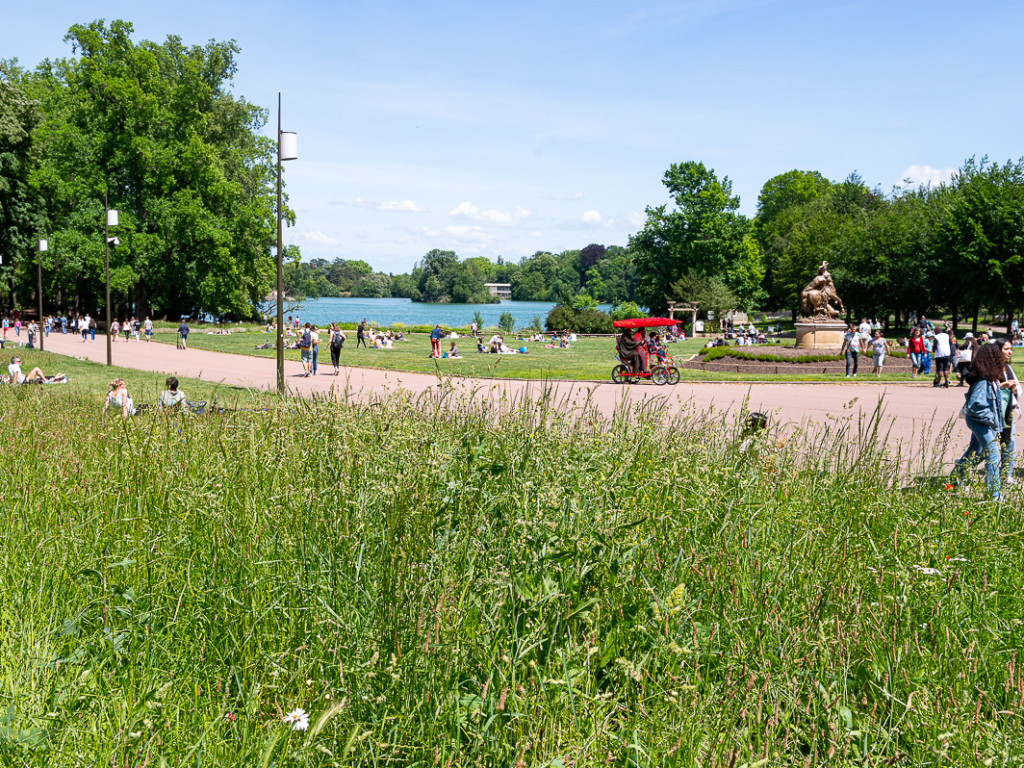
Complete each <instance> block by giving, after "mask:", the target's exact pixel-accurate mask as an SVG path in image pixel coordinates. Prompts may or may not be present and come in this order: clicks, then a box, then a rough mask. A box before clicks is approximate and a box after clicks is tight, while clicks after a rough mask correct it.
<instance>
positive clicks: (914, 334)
mask: <svg viewBox="0 0 1024 768" xmlns="http://www.w3.org/2000/svg"><path fill="white" fill-rule="evenodd" d="M923 356H924V339H922V338H921V329H920V328H914V330H912V331H911V332H910V340H909V341H908V342H907V357H909V358H910V367H911V368H912V369H913V373H912V374H911V375H910V378H912V379H916V378H917V373H918V371H920V370H921V359H922V357H923Z"/></svg>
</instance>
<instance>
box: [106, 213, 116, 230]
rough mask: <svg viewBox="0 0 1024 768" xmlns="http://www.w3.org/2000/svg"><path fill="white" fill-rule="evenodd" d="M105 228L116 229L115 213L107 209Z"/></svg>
mask: <svg viewBox="0 0 1024 768" xmlns="http://www.w3.org/2000/svg"><path fill="white" fill-rule="evenodd" d="M107 226H108V227H116V226H117V211H113V210H110V209H107Z"/></svg>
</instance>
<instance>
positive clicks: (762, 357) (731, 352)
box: [704, 347, 843, 363]
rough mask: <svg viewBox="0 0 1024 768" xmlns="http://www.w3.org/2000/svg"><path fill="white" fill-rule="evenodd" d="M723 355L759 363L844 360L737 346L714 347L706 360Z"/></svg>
mask: <svg viewBox="0 0 1024 768" xmlns="http://www.w3.org/2000/svg"><path fill="white" fill-rule="evenodd" d="M723 357H734V358H736V359H737V360H756V361H757V362H759V363H830V362H836V361H838V360H842V359H843V358H842V357H841V356H839V355H800V356H799V357H788V356H786V355H772V354H769V353H767V352H760V353H754V352H744V351H743V350H742V349H736V348H735V347H713V348H711V349H709V350H708V351H707V352H705V353H704V362H705V363H707V362H710V361H712V360H720V359H721V358H723Z"/></svg>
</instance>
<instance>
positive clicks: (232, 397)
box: [0, 339, 267, 407]
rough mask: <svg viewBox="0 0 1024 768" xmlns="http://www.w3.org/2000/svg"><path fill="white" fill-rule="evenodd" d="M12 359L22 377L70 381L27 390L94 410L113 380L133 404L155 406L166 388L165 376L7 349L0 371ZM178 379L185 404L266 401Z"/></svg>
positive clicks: (242, 391) (259, 395) (236, 390)
mask: <svg viewBox="0 0 1024 768" xmlns="http://www.w3.org/2000/svg"><path fill="white" fill-rule="evenodd" d="M102 341H103V340H102V339H97V340H96V343H97V344H100V343H102ZM14 355H18V356H19V357H21V358H22V365H21V369H22V371H24V372H25V373H28V372H29V371H31V370H32V368H34V367H36V366H38V367H39V368H40V369H41V370H42V371H43V373H44V374H46V375H47V376H52V375H53V374H55V373H58V372H60V373H64V374H67V376H68V377H69V378H70V380H71V381H70V382H69V383H68V384H47V385H43V386H31V387H29V388H28V389H30V390H32V391H33V392H38V391H41V390H43V389H45V390H47V391H49V390H58V389H59V390H61V391H66V392H67V393H70V394H77V395H82V396H83V397H85V398H91V399H92V400H93V401H94V402H95V403H96V404H97V407H102V405H103V397H104V395H105V393H106V391H107V385H108V384H109V383H110V380H111V379H113V378H115V377H120V378H122V379H124V380H125V384H126V385H127V386H128V392H129V394H130V395H131V396H132V399H133V400H134V401H135V402H136V403H155V402H156V399H157V397H158V396H159V394H160V392H161V391H162V390H164V389H166V388H167V387H166V384H165V380H166V378H167V377H166V375H165V374H160V373H151V372H149V371H139V370H135V369H133V368H121V367H118V366H113V367H109V368H108V367H107V366H106V365H103V364H101V363H93V362H90V361H88V360H78V359H75V358H72V357H67V356H65V355H58V354H55V353H52V352H40V351H39V350H31V349H16V350H15V349H11V348H8V349H5V350H3V351H2V352H0V371H2V372H3V373H7V365H8V363H10V362H11V357H12V356H14ZM178 379H179V386H180V389H181V390H182V391H183V392H184V393H185V394H186V396H187V397H188V399H189V400H206V401H208V402H212V401H213V400H217V401H218V402H219V403H221V404H223V405H225V406H230V407H248V406H250V405H253V404H255V403H259V402H262V400H263V399H264V398H266V397H267V395H266V394H265V393H258V392H254V391H252V390H249V389H245V388H242V387H233V386H226V385H224V384H214V383H211V382H208V381H202V380H200V379H189V378H185V377H178Z"/></svg>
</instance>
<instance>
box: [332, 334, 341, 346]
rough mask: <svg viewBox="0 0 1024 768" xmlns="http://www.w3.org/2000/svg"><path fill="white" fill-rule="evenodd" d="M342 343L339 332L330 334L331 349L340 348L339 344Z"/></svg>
mask: <svg viewBox="0 0 1024 768" xmlns="http://www.w3.org/2000/svg"><path fill="white" fill-rule="evenodd" d="M342 344H344V341H343V340H342V337H341V334H340V333H335V334H332V335H331V349H341V345H342Z"/></svg>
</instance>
